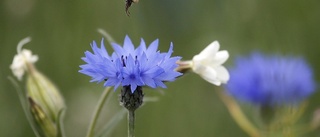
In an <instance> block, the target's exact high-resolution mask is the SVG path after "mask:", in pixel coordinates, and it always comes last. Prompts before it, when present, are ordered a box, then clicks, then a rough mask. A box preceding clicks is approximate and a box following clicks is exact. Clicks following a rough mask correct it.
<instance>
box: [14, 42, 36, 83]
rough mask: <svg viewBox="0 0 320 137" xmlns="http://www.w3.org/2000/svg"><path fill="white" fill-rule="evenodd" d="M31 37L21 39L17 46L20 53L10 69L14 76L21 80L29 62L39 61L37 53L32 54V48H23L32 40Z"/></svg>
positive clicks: (15, 57)
mask: <svg viewBox="0 0 320 137" xmlns="http://www.w3.org/2000/svg"><path fill="white" fill-rule="evenodd" d="M30 40H31V38H29V37H28V38H25V39H23V40H21V41H20V42H19V44H18V46H17V52H18V54H17V55H15V56H14V58H13V61H12V64H11V65H10V69H11V70H12V73H13V75H14V76H16V77H17V78H18V79H19V80H21V79H22V76H23V75H24V72H25V71H26V69H27V64H33V63H35V62H36V61H38V56H37V55H32V52H31V51H30V50H26V49H22V47H23V45H24V44H26V43H28V42H30Z"/></svg>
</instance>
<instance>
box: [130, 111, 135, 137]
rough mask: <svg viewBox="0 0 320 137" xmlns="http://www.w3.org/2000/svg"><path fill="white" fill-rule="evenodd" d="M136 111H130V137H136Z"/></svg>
mask: <svg viewBox="0 0 320 137" xmlns="http://www.w3.org/2000/svg"><path fill="white" fill-rule="evenodd" d="M134 120H135V116H134V110H128V137H134Z"/></svg>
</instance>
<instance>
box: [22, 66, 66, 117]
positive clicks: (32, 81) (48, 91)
mask: <svg viewBox="0 0 320 137" xmlns="http://www.w3.org/2000/svg"><path fill="white" fill-rule="evenodd" d="M27 95H28V97H29V98H31V99H33V100H34V102H36V103H37V104H38V105H39V106H40V107H41V108H42V109H43V111H44V113H45V114H46V115H47V116H48V117H49V118H50V119H51V120H52V121H53V122H56V121H57V117H58V113H59V111H61V110H62V109H63V108H64V107H65V104H64V101H63V98H62V96H61V94H60V92H59V90H58V89H57V88H56V86H55V85H54V84H53V83H52V82H51V81H50V80H49V79H48V78H47V77H46V76H44V75H43V74H41V73H40V72H38V71H37V70H36V69H34V70H33V71H32V73H31V74H30V75H28V78H27Z"/></svg>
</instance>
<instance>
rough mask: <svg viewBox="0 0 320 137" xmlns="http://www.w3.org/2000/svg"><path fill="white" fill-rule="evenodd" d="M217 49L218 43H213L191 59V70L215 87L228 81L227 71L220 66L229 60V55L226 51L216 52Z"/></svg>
mask: <svg viewBox="0 0 320 137" xmlns="http://www.w3.org/2000/svg"><path fill="white" fill-rule="evenodd" d="M219 48H220V44H219V42H218V41H214V42H212V43H211V44H209V45H208V46H207V47H206V48H205V49H204V50H202V51H201V52H200V54H198V55H195V56H194V57H193V59H192V61H193V65H192V70H193V71H194V72H195V73H197V74H199V75H200V76H201V77H202V78H203V79H205V80H206V81H208V82H210V83H212V84H215V85H217V86H219V85H221V83H227V81H228V80H229V73H228V70H227V69H226V68H225V67H224V66H222V64H223V63H224V62H226V61H227V59H228V58H229V53H228V51H226V50H223V51H218V50H219Z"/></svg>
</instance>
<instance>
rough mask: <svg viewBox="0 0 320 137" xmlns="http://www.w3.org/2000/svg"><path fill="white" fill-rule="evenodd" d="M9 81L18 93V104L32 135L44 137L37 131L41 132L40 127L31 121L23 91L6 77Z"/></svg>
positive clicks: (12, 79)
mask: <svg viewBox="0 0 320 137" xmlns="http://www.w3.org/2000/svg"><path fill="white" fill-rule="evenodd" d="M8 79H9V81H10V82H11V83H12V85H13V86H14V88H15V89H16V91H17V93H18V96H19V100H20V103H21V106H22V109H23V111H24V113H25V115H26V117H27V120H28V122H29V124H30V126H31V128H32V130H33V132H34V134H35V135H36V136H37V137H44V136H45V135H44V133H41V132H39V131H41V129H40V127H39V126H38V125H37V124H36V123H35V122H34V120H33V117H32V114H31V112H30V111H29V108H30V107H29V105H28V102H27V97H26V95H25V94H24V93H23V91H22V90H21V88H20V86H19V84H18V82H17V81H16V80H15V79H14V78H12V77H10V76H9V77H8Z"/></svg>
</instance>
